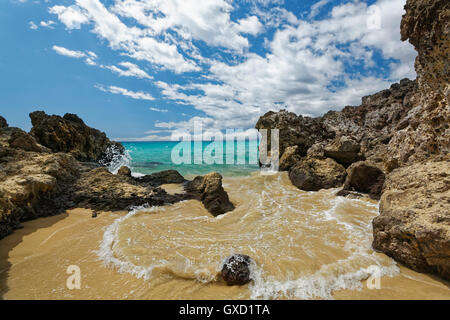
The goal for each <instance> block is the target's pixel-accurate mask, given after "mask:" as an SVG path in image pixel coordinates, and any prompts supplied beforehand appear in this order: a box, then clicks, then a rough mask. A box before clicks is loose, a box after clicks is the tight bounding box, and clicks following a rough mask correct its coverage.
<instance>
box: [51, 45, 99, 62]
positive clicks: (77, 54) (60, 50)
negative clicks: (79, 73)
mask: <svg viewBox="0 0 450 320" xmlns="http://www.w3.org/2000/svg"><path fill="white" fill-rule="evenodd" d="M52 49H53V50H54V51H55V52H56V53H57V54H59V55H62V56H66V57H69V58H75V59H82V58H84V62H85V63H86V64H88V65H90V66H96V65H97V62H96V61H95V60H96V59H97V55H96V54H95V53H94V52H92V51H86V52H83V51H75V50H70V49H67V48H64V47H60V46H53V47H52Z"/></svg>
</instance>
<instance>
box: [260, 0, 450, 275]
mask: <svg viewBox="0 0 450 320" xmlns="http://www.w3.org/2000/svg"><path fill="white" fill-rule="evenodd" d="M405 11H406V14H405V15H404V16H403V19H402V23H401V37H402V40H403V41H406V40H409V41H410V43H411V44H413V45H414V47H415V48H416V50H417V52H418V56H417V58H416V63H415V68H416V72H417V79H416V80H415V81H410V80H408V79H403V80H401V81H400V83H396V84H393V85H392V86H391V87H390V88H389V89H386V90H383V91H381V92H378V93H376V94H373V95H370V96H366V97H363V98H362V103H361V105H360V106H357V107H351V106H347V107H345V108H344V109H343V110H342V111H330V112H328V113H327V114H325V115H324V116H323V117H319V118H315V119H311V118H309V119H307V120H305V118H304V117H301V116H296V115H295V114H292V113H288V112H287V111H285V110H282V111H280V112H278V113H274V112H269V113H267V114H266V115H264V116H263V117H261V118H260V120H259V121H258V123H257V125H256V127H257V128H270V126H271V127H272V128H283V130H282V131H281V132H280V135H281V137H280V140H281V141H282V143H283V149H282V150H283V151H282V152H285V151H284V150H288V148H289V147H293V146H296V145H297V144H299V147H301V148H302V150H304V149H305V147H306V148H307V147H308V146H310V147H309V149H308V150H307V152H306V153H307V156H308V158H316V159H321V160H323V159H326V158H333V159H335V160H336V161H337V162H340V163H341V164H343V165H344V166H346V167H347V166H349V167H348V170H347V173H348V176H347V178H346V182H345V184H344V187H343V190H342V191H340V192H339V194H341V195H355V194H357V193H358V192H365V193H368V194H369V195H370V196H371V197H372V198H374V199H378V198H379V197H380V195H381V202H380V216H379V217H377V218H376V219H375V220H374V221H373V226H374V242H373V247H374V248H375V249H376V250H379V251H381V252H384V253H386V254H388V255H389V256H391V257H393V258H395V259H396V260H398V261H400V262H402V263H404V264H405V265H407V266H409V267H411V268H413V269H415V270H418V271H425V272H432V273H435V274H437V275H439V276H441V277H443V278H445V279H448V278H449V264H450V256H449V245H450V237H449V233H450V223H449V219H450V197H449V190H450V183H449V181H448V175H449V172H450V166H449V161H450V157H449V154H450V107H449V96H450V95H449V93H450V86H449V82H450V73H449V61H450V40H449V32H450V25H449V23H450V2H448V1H445V0H407V2H406V6H405ZM311 123H314V124H315V128H316V129H319V128H321V129H320V130H321V132H318V133H315V135H311V136H310V138H308V137H303V136H302V134H303V132H308V130H309V129H310V128H311V125H310V124H311ZM298 137H303V140H302V139H298ZM305 141H306V143H305ZM358 146H359V151H358ZM282 157H283V155H282ZM360 160H366V162H357V161H360ZM302 161H304V159H301V160H298V164H295V165H292V164H290V166H291V169H290V170H291V171H292V170H293V168H295V166H297V165H298V166H300V167H301V166H302V164H301V163H302ZM286 168H287V167H284V169H286ZM291 180H292V178H291ZM293 182H295V180H294V181H293ZM296 185H298V186H299V187H300V188H305V186H304V185H303V184H301V183H300V184H299V183H296ZM307 186H308V185H307Z"/></svg>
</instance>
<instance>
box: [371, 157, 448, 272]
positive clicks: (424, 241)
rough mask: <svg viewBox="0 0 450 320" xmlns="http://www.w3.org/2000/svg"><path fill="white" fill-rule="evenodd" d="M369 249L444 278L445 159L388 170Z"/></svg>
mask: <svg viewBox="0 0 450 320" xmlns="http://www.w3.org/2000/svg"><path fill="white" fill-rule="evenodd" d="M373 236H374V241H373V247H374V249H376V250H378V251H382V252H384V253H386V254H387V255H389V256H390V257H392V258H394V259H395V260H397V261H400V262H401V263H403V264H405V265H406V266H408V267H410V268H412V269H414V270H417V271H419V272H430V273H434V274H437V275H439V276H441V277H442V278H444V279H447V280H450V160H447V161H436V162H434V161H429V162H424V163H417V164H413V165H409V166H405V167H401V168H398V169H396V170H394V171H393V172H392V173H391V174H390V175H389V176H388V178H387V180H386V182H385V187H384V192H383V195H382V197H381V202H380V215H379V216H378V217H376V218H375V219H374V220H373Z"/></svg>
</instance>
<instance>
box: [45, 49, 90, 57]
mask: <svg viewBox="0 0 450 320" xmlns="http://www.w3.org/2000/svg"><path fill="white" fill-rule="evenodd" d="M52 49H53V50H54V51H55V52H56V53H57V54H60V55H62V56H66V57H70V58H76V59H79V58H85V57H86V54H85V53H84V52H81V51H75V50H70V49H66V48H64V47H59V46H53V47H52Z"/></svg>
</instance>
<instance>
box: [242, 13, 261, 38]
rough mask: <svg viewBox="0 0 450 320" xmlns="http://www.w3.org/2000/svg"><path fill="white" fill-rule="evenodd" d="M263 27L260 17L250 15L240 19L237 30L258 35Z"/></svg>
mask: <svg viewBox="0 0 450 320" xmlns="http://www.w3.org/2000/svg"><path fill="white" fill-rule="evenodd" d="M262 29H263V25H262V24H261V22H259V20H258V17H256V16H250V17H247V18H245V19H241V20H239V21H238V25H237V27H236V30H237V31H239V32H240V33H248V34H251V35H254V36H256V35H257V34H259V33H260V32H261V31H262Z"/></svg>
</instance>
